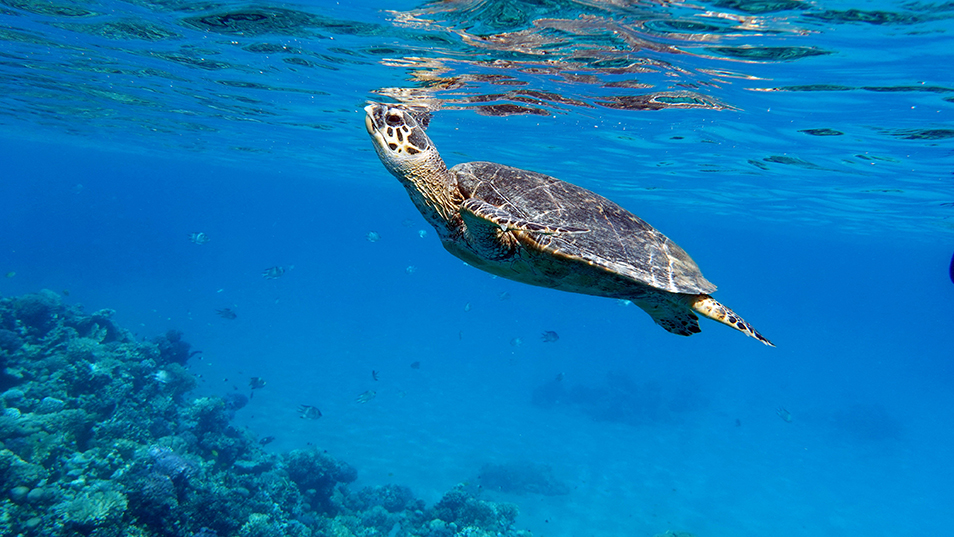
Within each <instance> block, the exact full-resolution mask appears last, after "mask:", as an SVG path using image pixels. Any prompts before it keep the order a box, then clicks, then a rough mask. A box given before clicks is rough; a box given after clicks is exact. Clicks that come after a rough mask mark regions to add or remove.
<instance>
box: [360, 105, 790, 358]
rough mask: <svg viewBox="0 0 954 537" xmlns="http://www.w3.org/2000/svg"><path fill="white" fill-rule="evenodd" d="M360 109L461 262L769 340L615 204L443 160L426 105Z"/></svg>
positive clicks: (560, 184)
mask: <svg viewBox="0 0 954 537" xmlns="http://www.w3.org/2000/svg"><path fill="white" fill-rule="evenodd" d="M365 112H366V116H365V127H366V128H367V130H368V134H370V135H371V138H372V140H373V142H374V149H375V151H376V152H377V154H378V157H379V158H380V159H381V162H382V163H383V164H384V167H385V168H387V169H388V171H390V172H391V174H392V175H394V176H395V177H397V179H398V180H399V181H400V182H401V183H402V184H403V185H404V187H405V189H406V190H407V192H408V194H409V195H410V197H411V201H412V202H414V205H415V206H416V207H417V209H418V210H419V211H420V212H421V214H422V215H423V216H424V218H425V219H426V220H427V221H428V223H430V224H431V225H432V226H434V229H435V230H437V234H438V237H439V238H440V240H441V243H442V244H443V245H444V248H446V249H447V250H448V251H449V252H450V253H452V254H453V255H455V256H457V257H458V258H460V259H462V260H463V261H464V262H466V263H467V264H469V265H471V266H473V267H477V268H479V269H481V270H484V271H486V272H489V273H491V274H494V275H497V276H501V277H504V278H508V279H511V280H515V281H518V282H523V283H527V284H531V285H538V286H541V287H549V288H552V289H559V290H562V291H570V292H575V293H583V294H588V295H596V296H604V297H608V298H616V299H625V300H630V301H632V302H633V303H634V304H636V305H637V306H639V307H640V308H642V309H643V310H644V311H645V312H646V313H648V314H649V315H650V316H651V317H652V318H653V320H654V321H656V324H658V325H660V326H662V327H663V328H664V329H666V330H668V331H669V332H672V333H673V334H678V335H682V336H691V335H692V334H695V333H698V332H699V331H700V328H699V317H698V316H697V314H701V315H703V316H705V317H708V318H710V319H713V320H716V321H719V322H721V323H723V324H726V325H728V326H731V327H732V328H734V329H736V330H738V331H740V332H742V333H744V334H746V335H748V336H751V337H753V338H755V339H757V340H759V341H761V342H762V343H764V344H766V345H771V346H774V345H772V343H771V342H770V341H769V340H768V339H766V338H765V337H763V336H762V334H760V333H759V332H758V331H757V330H755V328H753V327H752V325H750V324H749V323H747V322H745V321H744V320H742V318H741V317H739V316H738V315H737V314H736V313H735V312H733V311H732V310H731V309H729V308H727V307H726V306H724V305H722V304H721V303H719V302H718V301H717V300H715V299H714V298H712V296H710V293H712V292H713V291H715V289H716V286H715V285H713V284H712V283H710V282H709V281H708V280H706V279H705V278H704V277H703V276H702V272H701V271H700V270H699V267H698V266H697V265H696V263H695V261H693V260H692V258H691V257H689V254H687V253H686V252H685V251H684V250H683V249H682V248H680V247H679V246H677V245H676V243H674V242H672V241H671V240H669V238H667V237H666V236H665V235H663V234H662V233H660V232H659V231H657V230H656V229H654V228H653V227H652V226H650V225H649V224H647V223H646V222H644V221H643V220H641V219H640V218H639V217H637V216H636V215H634V214H632V213H630V212H629V211H627V210H626V209H624V208H622V207H620V206H619V205H617V204H616V203H613V202H612V201H610V200H608V199H606V198H604V197H603V196H600V195H599V194H596V193H594V192H590V191H589V190H586V189H584V188H580V187H578V186H576V185H573V184H570V183H566V182H564V181H560V180H559V179H556V178H554V177H550V176H547V175H544V174H542V173H536V172H531V171H527V170H521V169H517V168H512V167H510V166H504V165H502V164H497V163H494V162H467V163H463V164H458V165H457V166H454V167H453V168H450V169H448V168H447V166H446V165H445V164H444V160H443V159H442V158H441V155H440V153H438V152H437V148H436V147H435V146H434V142H432V141H431V139H430V138H428V136H427V134H425V133H424V128H425V127H426V126H427V121H426V120H429V116H428V115H427V114H426V113H418V112H415V111H412V110H410V109H409V108H405V107H401V106H397V105H389V104H381V103H371V104H369V105H368V106H367V107H365Z"/></svg>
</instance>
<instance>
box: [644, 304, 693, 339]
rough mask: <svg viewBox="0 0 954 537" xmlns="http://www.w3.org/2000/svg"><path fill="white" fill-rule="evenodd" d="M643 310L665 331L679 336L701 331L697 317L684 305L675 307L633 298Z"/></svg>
mask: <svg viewBox="0 0 954 537" xmlns="http://www.w3.org/2000/svg"><path fill="white" fill-rule="evenodd" d="M632 302H633V304H636V305H637V306H639V307H640V308H642V310H643V311H645V312H646V313H648V314H649V316H650V317H652V318H653V320H654V321H656V324H658V325H659V326H661V327H663V328H665V329H666V331H667V332H671V333H673V334H676V335H679V336H691V335H693V334H698V333H699V332H701V331H702V329H701V328H699V317H698V316H696V314H695V313H693V312H692V311H691V310H689V309H688V308H685V307H677V306H675V305H673V304H669V303H651V302H647V301H645V300H633V301H632Z"/></svg>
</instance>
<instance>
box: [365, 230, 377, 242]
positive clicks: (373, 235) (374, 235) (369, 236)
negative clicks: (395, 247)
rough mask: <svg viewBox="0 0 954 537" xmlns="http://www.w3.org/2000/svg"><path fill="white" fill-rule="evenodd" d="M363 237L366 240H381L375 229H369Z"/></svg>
mask: <svg viewBox="0 0 954 537" xmlns="http://www.w3.org/2000/svg"><path fill="white" fill-rule="evenodd" d="M364 238H366V239H368V242H378V241H379V240H381V235H380V234H379V233H378V232H377V231H369V232H368V234H367V235H365V236H364Z"/></svg>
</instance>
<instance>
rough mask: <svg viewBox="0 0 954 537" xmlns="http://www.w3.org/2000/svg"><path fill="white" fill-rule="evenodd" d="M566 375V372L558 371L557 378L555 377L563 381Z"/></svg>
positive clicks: (556, 379) (558, 380)
mask: <svg viewBox="0 0 954 537" xmlns="http://www.w3.org/2000/svg"><path fill="white" fill-rule="evenodd" d="M565 377H566V374H565V373H557V376H556V378H555V379H554V380H555V381H557V382H563V379H564V378H565Z"/></svg>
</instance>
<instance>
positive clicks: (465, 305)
mask: <svg viewBox="0 0 954 537" xmlns="http://www.w3.org/2000/svg"><path fill="white" fill-rule="evenodd" d="M464 311H470V302H468V303H466V304H464Z"/></svg>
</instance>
